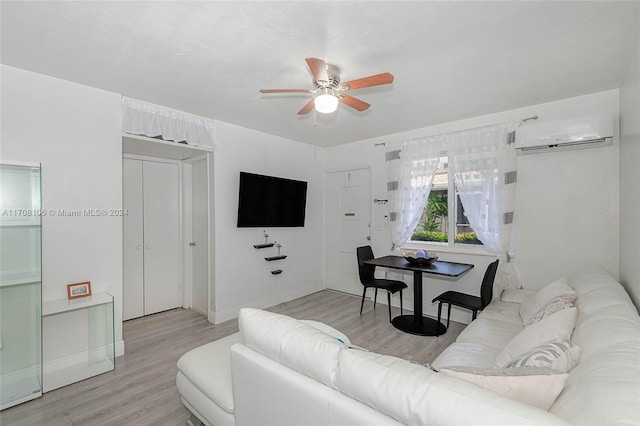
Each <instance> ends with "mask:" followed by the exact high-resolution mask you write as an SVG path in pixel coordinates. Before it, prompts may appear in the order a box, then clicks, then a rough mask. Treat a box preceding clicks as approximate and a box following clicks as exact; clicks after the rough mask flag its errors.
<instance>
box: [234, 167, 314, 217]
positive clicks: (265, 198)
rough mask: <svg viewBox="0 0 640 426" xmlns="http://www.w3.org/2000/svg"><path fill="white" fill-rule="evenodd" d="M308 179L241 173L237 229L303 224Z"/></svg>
mask: <svg viewBox="0 0 640 426" xmlns="http://www.w3.org/2000/svg"><path fill="white" fill-rule="evenodd" d="M306 204H307V182H302V181H299V180H292V179H284V178H279V177H273V176H263V175H257V174H253V173H247V172H240V191H239V199H238V228H266V227H294V226H304V217H305V209H306Z"/></svg>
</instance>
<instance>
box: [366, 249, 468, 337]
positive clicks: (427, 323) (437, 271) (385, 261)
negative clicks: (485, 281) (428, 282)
mask: <svg viewBox="0 0 640 426" xmlns="http://www.w3.org/2000/svg"><path fill="white" fill-rule="evenodd" d="M364 263H366V264H368V265H373V266H382V267H384V268H394V269H402V270H405V271H412V272H413V315H401V316H399V317H395V318H394V319H393V320H392V321H391V324H393V326H394V327H395V328H397V329H398V330H402V331H404V332H405V333H411V334H417V335H418V336H440V335H441V334H444V333H446V332H447V327H445V326H444V324H441V323H439V322H438V321H436V320H434V319H432V318H427V317H425V316H423V315H422V274H423V273H425V274H430V275H436V276H437V275H440V276H446V277H455V278H457V277H459V276H461V275H462V274H464V273H465V272H467V271H468V270H470V269H471V268H473V265H471V264H468V263H455V262H442V261H437V260H436V261H435V262H433V263H432V264H431V265H426V266H419V265H411V264H409V262H407V260H406V259H405V258H403V257H401V256H384V257H380V258H377V259H371V260H366V261H365V262H364Z"/></svg>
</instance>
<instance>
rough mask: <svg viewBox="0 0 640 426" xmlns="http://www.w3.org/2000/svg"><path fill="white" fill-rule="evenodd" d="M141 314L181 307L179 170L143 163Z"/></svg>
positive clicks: (176, 166)
mask: <svg viewBox="0 0 640 426" xmlns="http://www.w3.org/2000/svg"><path fill="white" fill-rule="evenodd" d="M142 168H143V192H144V195H143V199H144V313H145V315H149V314H152V313H155V312H160V311H165V310H167V309H173V308H177V307H179V306H182V302H181V285H180V277H181V275H182V274H181V260H180V259H181V258H180V248H181V245H180V169H179V165H178V164H173V163H160V162H152V161H144V162H143V165H142Z"/></svg>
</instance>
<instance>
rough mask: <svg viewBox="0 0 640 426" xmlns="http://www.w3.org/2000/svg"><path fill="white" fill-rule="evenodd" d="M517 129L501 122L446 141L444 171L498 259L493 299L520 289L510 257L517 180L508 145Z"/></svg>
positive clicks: (514, 124)
mask: <svg viewBox="0 0 640 426" xmlns="http://www.w3.org/2000/svg"><path fill="white" fill-rule="evenodd" d="M517 125H518V122H511V123H504V124H499V125H495V126H488V127H482V128H479V129H473V130H468V131H464V132H457V133H450V134H448V135H446V136H445V138H446V144H447V149H448V152H449V167H451V170H452V174H453V176H454V179H455V184H456V188H457V190H458V193H459V195H460V200H461V201H462V205H463V206H464V211H465V214H466V216H467V219H468V220H469V224H470V225H471V227H472V228H473V230H474V231H475V232H476V235H477V236H478V239H479V240H480V241H482V243H483V244H484V245H485V247H486V248H487V249H489V250H491V251H492V252H494V253H495V254H496V256H497V257H498V259H499V260H500V264H499V266H498V273H497V275H496V279H495V282H494V295H499V294H500V292H501V291H502V290H503V289H505V288H516V287H517V286H518V285H519V283H518V278H517V274H516V271H515V268H514V262H513V259H512V258H511V255H510V253H509V250H510V248H511V232H512V228H513V216H514V205H515V191H516V177H517V175H516V151H515V144H513V143H512V142H513V131H514V130H515V128H516V127H517Z"/></svg>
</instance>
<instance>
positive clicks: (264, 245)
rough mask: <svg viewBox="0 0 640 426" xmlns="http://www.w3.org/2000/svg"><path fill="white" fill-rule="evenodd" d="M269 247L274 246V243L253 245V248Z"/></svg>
mask: <svg viewBox="0 0 640 426" xmlns="http://www.w3.org/2000/svg"><path fill="white" fill-rule="evenodd" d="M268 247H273V243H264V244H254V245H253V248H256V249H263V248H268Z"/></svg>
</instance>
